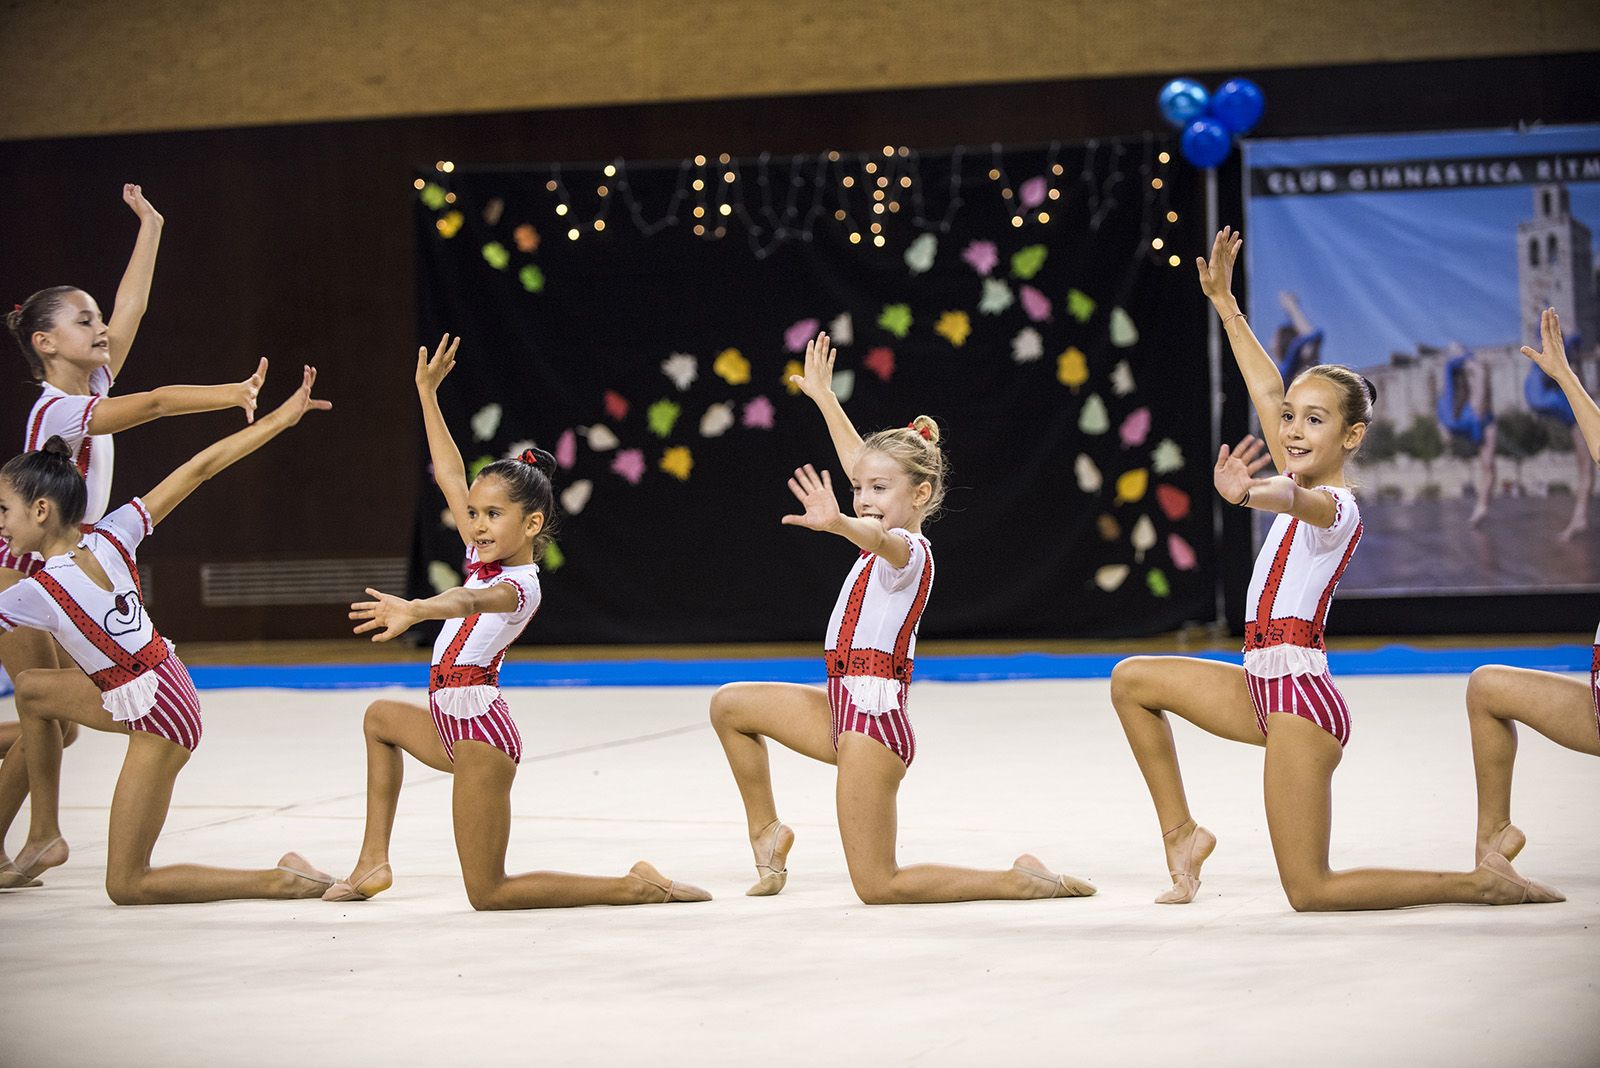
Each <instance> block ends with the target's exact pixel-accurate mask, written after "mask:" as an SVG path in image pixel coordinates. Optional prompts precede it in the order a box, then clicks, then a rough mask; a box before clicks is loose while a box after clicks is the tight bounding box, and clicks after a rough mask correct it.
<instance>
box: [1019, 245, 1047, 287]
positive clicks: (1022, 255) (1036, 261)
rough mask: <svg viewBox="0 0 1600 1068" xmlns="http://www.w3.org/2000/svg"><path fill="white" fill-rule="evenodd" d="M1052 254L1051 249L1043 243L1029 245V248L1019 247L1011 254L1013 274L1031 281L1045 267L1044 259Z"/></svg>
mask: <svg viewBox="0 0 1600 1068" xmlns="http://www.w3.org/2000/svg"><path fill="white" fill-rule="evenodd" d="M1049 255H1050V250H1049V249H1047V248H1045V247H1044V246H1043V245H1029V246H1028V247H1027V248H1023V249H1018V250H1017V251H1016V252H1013V253H1012V254H1011V276H1012V277H1013V278H1020V279H1022V280H1023V281H1024V282H1026V281H1029V280H1030V279H1032V278H1033V276H1034V275H1036V274H1038V273H1039V271H1040V269H1041V268H1043V267H1044V261H1045V258H1046V257H1047V256H1049Z"/></svg>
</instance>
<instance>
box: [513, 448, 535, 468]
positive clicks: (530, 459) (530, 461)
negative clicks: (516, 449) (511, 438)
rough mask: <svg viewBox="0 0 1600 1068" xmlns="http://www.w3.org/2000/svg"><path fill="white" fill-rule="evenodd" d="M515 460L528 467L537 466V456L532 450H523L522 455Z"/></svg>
mask: <svg viewBox="0 0 1600 1068" xmlns="http://www.w3.org/2000/svg"><path fill="white" fill-rule="evenodd" d="M517 459H519V460H521V461H522V462H523V463H525V464H527V465H528V466H529V467H538V466H539V454H538V453H536V452H534V451H533V450H532V449H523V450H522V455H521V456H519V457H517Z"/></svg>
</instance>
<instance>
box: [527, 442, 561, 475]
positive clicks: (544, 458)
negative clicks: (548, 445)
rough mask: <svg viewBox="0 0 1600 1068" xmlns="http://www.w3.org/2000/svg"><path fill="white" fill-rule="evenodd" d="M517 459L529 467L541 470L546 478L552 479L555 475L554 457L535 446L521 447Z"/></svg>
mask: <svg viewBox="0 0 1600 1068" xmlns="http://www.w3.org/2000/svg"><path fill="white" fill-rule="evenodd" d="M518 459H519V460H521V461H522V462H523V463H525V464H527V465H528V466H529V467H532V468H535V469H536V470H539V471H543V472H544V474H545V477H546V478H552V479H553V478H555V477H556V458H555V457H554V456H552V455H551V454H550V453H548V452H545V451H544V450H543V449H541V448H538V447H537V446H535V447H534V448H531V449H523V450H522V455H521V456H519V457H518Z"/></svg>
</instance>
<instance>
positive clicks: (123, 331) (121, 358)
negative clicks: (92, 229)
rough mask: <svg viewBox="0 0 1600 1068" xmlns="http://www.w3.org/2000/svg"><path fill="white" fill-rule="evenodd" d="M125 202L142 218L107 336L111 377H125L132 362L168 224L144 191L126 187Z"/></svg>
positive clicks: (112, 311) (132, 186) (123, 197)
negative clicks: (164, 227) (125, 369)
mask: <svg viewBox="0 0 1600 1068" xmlns="http://www.w3.org/2000/svg"><path fill="white" fill-rule="evenodd" d="M122 199H123V201H125V202H126V203H127V205H128V207H130V208H132V209H133V213H134V214H135V215H137V216H139V236H138V237H137V238H135V239H134V242H133V255H132V256H131V257H130V258H129V260H128V269H127V270H126V271H124V272H123V273H122V283H121V284H120V285H118V286H117V302H116V304H115V305H113V306H112V308H111V321H110V322H109V323H107V324H106V336H107V337H108V339H109V340H110V342H111V377H112V378H113V379H114V378H116V377H117V376H118V375H120V374H121V373H122V365H123V364H124V363H126V362H127V360H128V350H129V349H131V348H133V336H134V335H135V334H137V333H138V332H139V321H140V320H141V319H143V318H144V313H145V309H146V308H148V307H149V306H150V281H151V279H152V278H154V277H155V273H156V249H157V248H159V247H160V245H161V226H162V224H163V223H164V222H165V220H164V219H162V218H161V213H160V212H159V211H157V210H156V209H155V207H154V206H152V205H151V203H150V202H149V201H148V200H146V199H145V198H144V191H143V190H141V189H140V188H139V187H138V186H136V185H125V186H123V187H122Z"/></svg>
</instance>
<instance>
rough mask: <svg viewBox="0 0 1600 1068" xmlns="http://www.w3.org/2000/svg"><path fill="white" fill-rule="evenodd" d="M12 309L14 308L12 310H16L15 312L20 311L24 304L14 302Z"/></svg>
mask: <svg viewBox="0 0 1600 1068" xmlns="http://www.w3.org/2000/svg"><path fill="white" fill-rule="evenodd" d="M11 310H12V311H14V312H19V311H21V310H22V305H20V304H13V305H11Z"/></svg>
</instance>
